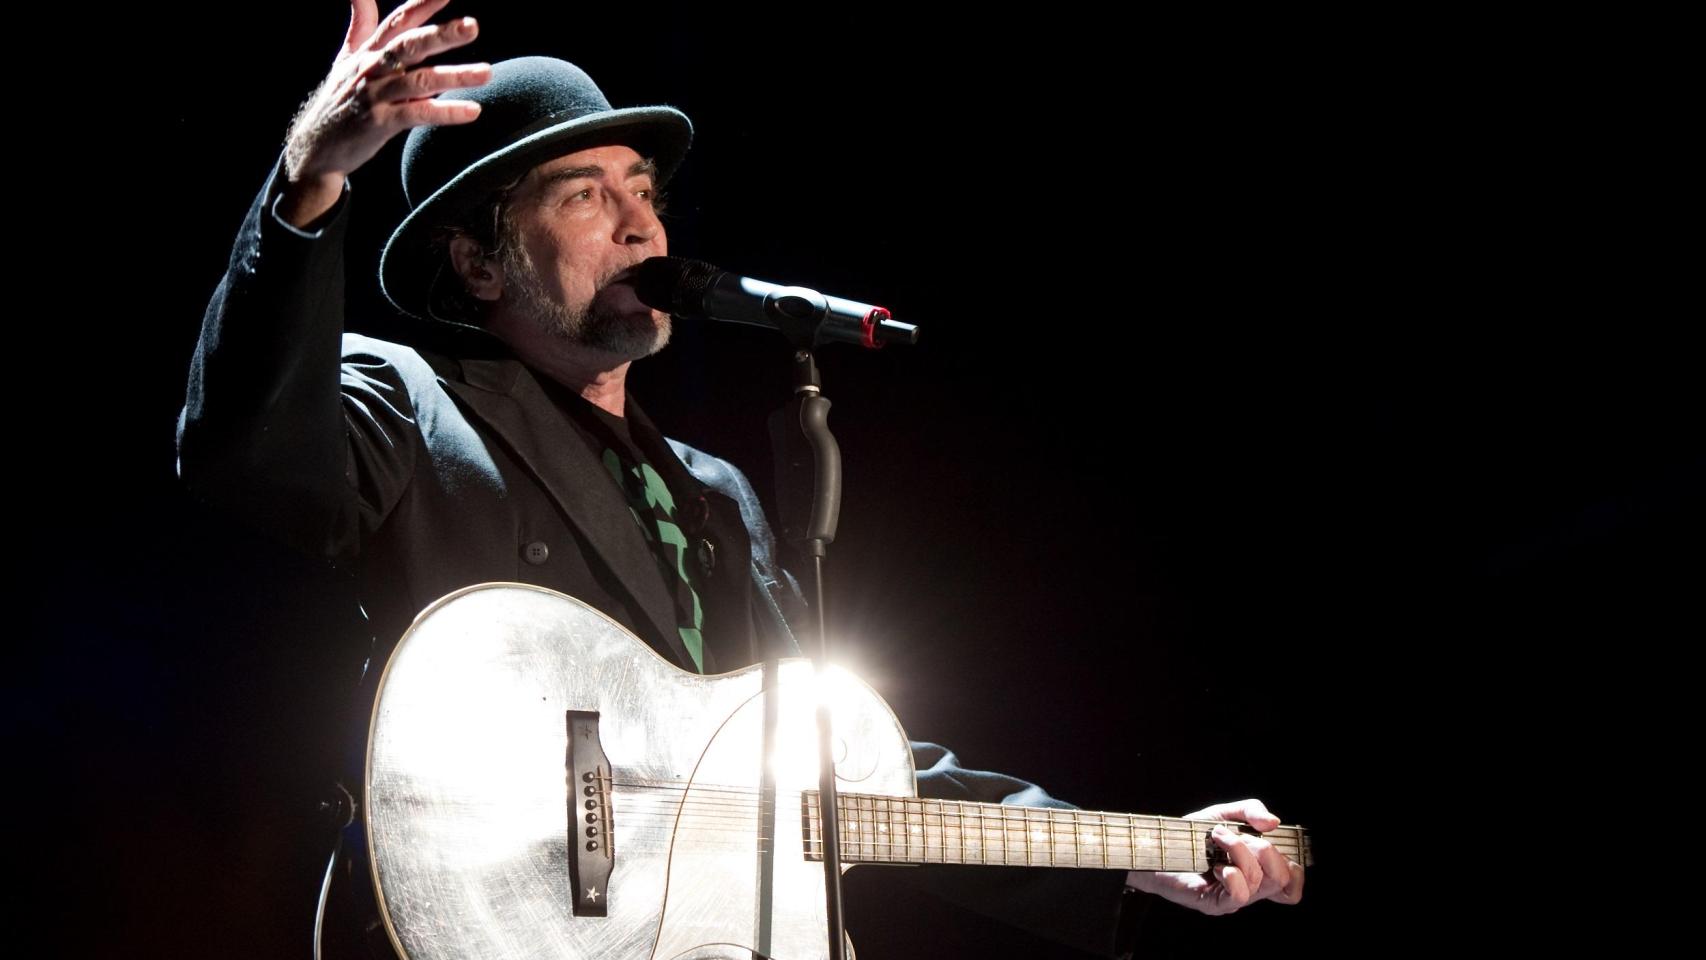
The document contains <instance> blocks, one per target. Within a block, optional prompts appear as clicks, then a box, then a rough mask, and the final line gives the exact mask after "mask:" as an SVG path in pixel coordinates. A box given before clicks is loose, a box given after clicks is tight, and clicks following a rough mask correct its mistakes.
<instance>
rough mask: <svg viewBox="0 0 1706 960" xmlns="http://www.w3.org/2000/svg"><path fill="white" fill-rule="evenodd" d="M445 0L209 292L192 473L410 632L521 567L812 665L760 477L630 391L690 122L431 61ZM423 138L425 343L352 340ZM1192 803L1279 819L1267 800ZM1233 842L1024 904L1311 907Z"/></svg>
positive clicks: (363, 15) (415, 244)
mask: <svg viewBox="0 0 1706 960" xmlns="http://www.w3.org/2000/svg"><path fill="white" fill-rule="evenodd" d="M447 2H448V0H411V2H408V3H405V4H403V5H402V6H400V7H399V8H398V9H397V10H395V11H394V12H392V13H391V14H390V15H388V16H387V17H385V18H384V19H383V20H380V18H379V16H378V12H377V10H376V8H375V5H374V3H373V0H355V2H354V4H353V13H352V17H351V22H350V27H349V31H348V34H347V35H346V37H345V39H344V43H343V46H342V49H341V50H340V51H339V53H338V56H337V58H336V60H335V61H334V63H333V65H332V69H331V72H330V74H329V75H328V76H327V78H326V80H325V81H324V83H322V84H321V86H320V87H319V89H318V90H317V91H316V93H315V94H314V95H313V96H312V98H311V99H310V101H309V102H308V104H307V105H306V106H305V107H304V108H303V110H302V112H301V113H300V115H299V116H298V118H297V120H296V122H295V124H294V125H293V126H292V129H291V131H290V135H289V138H288V140H287V143H286V146H285V149H284V153H283V156H282V157H281V159H280V161H279V163H278V164H277V166H276V167H275V169H274V171H273V173H272V175H271V177H270V178H269V179H268V182H267V184H266V186H265V188H264V189H263V191H262V193H261V194H260V196H259V197H257V199H256V202H255V204H254V206H253V207H252V208H251V210H250V212H249V215H248V217H247V219H246V220H245V222H244V224H243V227H242V230H241V232H240V234H239V236H238V238H237V242H236V246H235V249H234V251H233V253H232V257H231V261H230V265H229V268H228V270H227V273H226V275H225V277H224V279H223V280H222V282H221V283H220V285H219V288H218V290H217V291H216V292H215V294H214V297H213V300H212V302H211V304H210V305H209V308H208V311H207V314H206V318H205V321H204V325H203V329H202V333H201V339H200V342H199V343H198V346H197V350H196V354H195V359H194V363H193V366H192V370H191V378H190V385H189V393H188V400H187V403H186V406H185V410H184V414H183V420H182V423H181V427H180V469H181V472H182V475H183V477H184V479H185V481H186V482H187V483H189V484H190V485H191V487H192V488H193V489H194V490H195V491H196V492H197V493H198V494H199V495H200V496H201V497H203V498H204V499H206V500H208V501H211V502H213V503H215V504H218V505H220V506H222V507H224V508H226V509H229V510H232V511H240V512H242V513H243V514H244V515H246V516H247V517H249V518H252V519H253V520H254V521H255V522H256V523H258V524H260V525H261V526H263V527H264V528H265V529H267V530H268V531H270V532H271V533H273V534H274V535H276V536H278V537H280V538H283V539H285V540H287V541H288V542H290V543H292V544H293V545H295V546H297V547H299V548H301V549H303V550H306V551H309V552H311V553H313V554H314V555H317V556H320V557H323V558H325V559H327V560H329V561H331V562H333V563H335V564H337V565H339V566H341V567H344V568H346V569H349V570H352V571H353V572H355V573H356V574H357V575H358V577H359V578H360V583H361V595H362V597H363V607H364V609H365V611H366V613H367V615H368V618H369V620H370V621H371V624H372V627H373V630H374V632H375V636H376V637H378V638H380V640H381V641H382V642H383V643H386V644H393V643H395V642H396V640H397V638H398V637H399V636H401V634H402V633H403V631H404V630H405V629H406V628H407V626H408V624H409V623H410V621H411V620H412V619H413V618H414V616H415V615H416V614H417V613H419V612H420V611H421V610H422V609H423V608H425V607H426V606H427V605H428V604H430V603H432V602H433V601H434V600H436V599H438V598H439V597H441V596H443V595H445V594H447V593H450V592H452V591H453V590H456V589H458V588H460V587H464V586H468V585H470V584H476V583H483V582H489V581H520V582H525V583H531V584H537V585H540V586H544V587H549V588H551V589H553V590H557V591H560V592H562V593H565V594H568V595H570V596H573V597H576V598H579V599H581V600H583V601H585V602H587V603H588V604H590V605H592V606H594V607H596V608H597V609H599V610H601V611H603V612H604V613H606V614H607V615H609V616H610V617H612V618H613V619H615V620H616V621H618V622H620V623H621V624H622V625H623V626H625V627H627V628H628V629H629V630H630V631H632V632H633V633H634V634H635V635H637V636H638V637H640V638H641V639H642V640H644V641H645V642H646V643H647V644H649V645H650V646H651V647H652V648H653V649H654V650H656V651H657V652H658V653H659V654H660V655H662V656H663V657H665V658H666V659H668V660H670V661H671V662H673V663H675V664H676V665H677V666H679V667H681V668H682V669H684V670H689V671H693V672H701V673H712V672H723V671H728V670H732V669H735V668H738V667H742V666H745V665H747V664H751V663H753V662H756V661H758V660H762V659H765V658H768V657H775V656H784V655H797V651H796V649H795V647H794V642H793V635H792V632H791V631H790V628H789V623H790V620H795V621H796V622H797V617H798V615H799V614H800V613H801V612H802V606H803V605H802V604H801V601H800V599H799V595H798V592H797V589H796V587H795V585H794V583H793V581H792V580H791V578H790V577H789V576H788V575H787V574H786V573H785V572H784V571H783V570H782V569H781V567H780V565H779V563H778V561H777V559H776V556H775V548H774V543H773V539H772V536H771V534H770V531H769V528H768V525H767V524H766V521H765V518H764V511H763V509H762V507H761V505H760V504H759V503H758V501H757V499H756V497H755V496H754V494H753V492H752V489H751V487H750V485H749V484H748V483H747V481H746V479H745V478H744V477H743V476H742V475H741V474H740V473H739V472H738V471H737V470H735V469H734V467H732V466H731V465H729V464H728V463H726V462H724V461H722V460H719V459H717V458H715V457H712V456H709V455H707V454H705V453H702V452H700V451H697V450H694V449H692V448H689V447H687V446H685V445H682V444H679V443H676V442H674V441H670V440H667V439H665V438H664V437H663V436H662V435H661V434H660V433H659V432H658V430H657V429H656V428H655V427H654V426H653V425H652V423H651V422H650V420H648V419H647V418H646V416H645V414H644V413H643V412H642V411H641V409H640V408H639V406H638V405H637V404H636V403H635V401H634V398H633V397H632V396H630V395H629V394H628V393H627V391H626V378H627V372H628V368H629V365H630V364H632V363H633V362H634V361H636V360H640V359H643V358H645V357H647V356H649V355H651V354H653V353H656V352H657V351H659V350H661V349H662V348H663V347H664V346H665V345H666V344H667V343H668V341H669V336H670V318H669V316H668V315H667V314H665V313H663V312H660V311H657V310H653V309H651V308H649V307H648V306H646V305H645V304H644V303H642V302H641V301H640V299H639V298H638V297H637V296H636V293H635V289H634V286H633V283H632V282H631V278H632V274H633V269H634V267H635V266H636V265H637V264H639V263H640V262H641V261H643V260H645V259H646V258H648V257H653V256H659V255H662V254H665V253H666V252H667V250H668V238H667V236H666V234H665V231H664V227H663V224H662V223H661V222H660V220H659V208H658V196H659V190H660V189H661V188H662V187H663V186H664V184H665V183H667V182H668V180H669V178H670V176H671V175H672V174H673V173H674V172H675V171H676V169H677V167H678V166H679V164H680V163H681V162H682V159H683V157H684V155H685V154H686V151H687V148H688V144H689V141H690V139H691V136H692V127H691V125H690V123H689V121H688V119H687V117H686V116H685V115H683V114H682V113H680V112H679V111H677V110H675V109H673V108H670V107H661V106H660V107H637V108H626V109H612V108H611V107H610V105H609V103H608V101H607V100H606V99H605V97H604V95H603V94H602V92H601V91H600V90H599V89H598V87H597V86H596V85H595V84H594V83H593V81H592V79H591V78H590V77H588V76H587V75H586V74H585V73H584V72H582V71H581V70H579V69H578V68H576V67H574V66H573V65H571V64H568V63H564V62H563V61H560V60H554V59H550V58H544V57H528V58H521V59H517V60H510V61H506V62H502V63H499V64H496V65H495V66H494V65H485V64H474V65H458V66H439V65H430V64H429V63H428V61H429V60H430V59H431V58H433V57H434V56H436V55H439V54H442V53H444V52H446V51H449V50H453V49H455V48H457V47H460V46H463V45H465V44H467V43H469V42H471V41H472V40H473V39H474V38H475V36H476V33H477V29H478V28H477V26H476V24H475V23H474V22H473V20H472V19H469V18H463V19H458V20H451V21H448V22H444V23H440V24H431V23H429V20H430V18H431V17H433V16H434V15H435V14H436V13H437V12H438V11H439V10H440V9H442V8H443V7H444V6H445V4H446V3H447ZM441 94H442V96H440V95H441ZM404 131H411V132H410V134H409V138H408V141H407V144H406V146H405V148H404V152H403V161H402V177H403V187H404V191H405V193H406V195H407V197H408V201H409V204H410V207H411V211H410V213H409V214H408V216H407V217H406V218H405V219H404V220H403V222H402V223H401V224H400V225H399V226H398V227H397V229H396V231H395V232H394V233H393V234H392V236H391V238H390V240H389V241H388V243H387V244H386V246H385V250H384V254H383V258H382V261H381V268H380V281H381V284H382V287H383V289H384V292H385V294H386V296H387V297H388V298H389V299H390V300H391V302H392V303H393V304H394V305H395V306H396V307H397V308H398V309H399V310H401V311H402V312H403V313H404V314H407V315H408V316H409V317H411V318H413V321H414V323H415V324H416V327H417V329H418V331H419V334H418V337H417V338H416V340H417V342H416V343H415V345H414V346H403V345H400V344H397V343H390V342H385V341H380V340H375V339H370V338H366V337H361V336H355V335H345V334H344V333H343V324H344V306H343V286H344V277H343V265H344V253H345V252H344V242H343V235H344V231H345V226H346V223H347V219H348V214H347V210H348V206H349V204H350V203H351V202H353V201H352V198H351V195H350V191H349V188H348V181H347V178H348V176H349V175H350V174H351V173H353V172H354V171H355V170H357V169H358V168H360V167H361V166H362V165H363V164H364V163H366V162H367V161H368V160H370V159H372V157H373V156H374V155H375V154H376V153H377V152H378V151H379V150H380V148H381V147H382V146H383V145H384V144H385V143H386V142H388V141H389V140H390V139H391V138H392V137H393V136H396V135H397V134H399V133H402V132H404ZM387 649H388V648H381V649H380V650H379V651H378V653H379V658H378V659H376V660H375V664H382V663H383V656H384V654H385V653H386V652H387ZM377 672H378V671H377V670H369V671H368V672H367V676H366V680H365V683H364V688H363V691H362V696H361V698H360V699H358V701H357V702H358V703H363V704H365V702H370V700H371V697H372V694H373V687H372V684H373V683H374V681H375V678H376V674H377ZM352 693H353V691H352ZM363 712H364V711H362V710H357V712H356V715H358V716H359V715H362V714H363ZM914 756H915V760H916V765H917V768H918V770H919V771H920V775H919V778H918V779H919V788H920V793H922V794H924V795H927V796H942V797H954V798H959V799H968V800H984V801H1006V802H1014V803H1024V804H1028V805H1039V804H1042V805H1047V804H1050V803H1054V801H1051V800H1050V799H1049V798H1048V797H1047V795H1046V794H1044V793H1043V792H1042V791H1041V790H1040V789H1038V788H1037V787H1035V786H1032V785H1030V784H1027V783H1024V782H1023V781H1018V780H1014V779H1012V778H1009V777H1005V776H1001V775H997V774H990V773H982V772H978V771H968V770H964V769H962V768H960V767H958V766H957V763H956V761H955V759H954V757H953V755H952V754H951V753H949V752H948V751H946V750H943V749H942V748H940V747H937V746H934V745H931V744H915V745H914ZM346 782H347V781H346ZM1194 816H1199V817H1201V818H1207V819H1224V820H1229V821H1242V822H1245V823H1248V824H1250V825H1251V826H1252V827H1254V828H1256V829H1257V830H1271V829H1273V828H1274V827H1275V826H1277V825H1278V823H1279V821H1278V820H1277V819H1275V818H1273V817H1272V816H1271V815H1270V814H1269V813H1268V812H1267V810H1266V809H1265V808H1264V807H1263V806H1262V805H1261V804H1260V803H1259V802H1256V801H1245V802H1243V803H1238V804H1226V805H1222V806H1217V807H1214V808H1210V809H1208V810H1205V811H1201V812H1199V814H1197V815H1194ZM349 833H350V835H351V836H352V837H354V836H355V831H349ZM1215 838H1216V842H1217V843H1219V844H1220V845H1221V846H1222V847H1223V848H1224V849H1225V850H1226V851H1227V854H1228V857H1229V859H1230V864H1229V865H1227V866H1223V867H1218V868H1216V870H1215V871H1214V872H1213V874H1212V875H1211V876H1202V875H1196V874H1166V873H1146V872H1134V873H1131V874H1129V875H1114V874H1102V873H1097V872H1091V871H1073V872H1070V873H1055V872H1039V873H1037V874H1036V875H1035V879H1027V880H1026V881H1024V882H1023V884H1022V885H1018V886H1016V887H1015V889H1012V890H1008V891H1005V892H1004V893H1003V895H1004V896H1012V897H1026V898H1036V897H1048V898H1053V899H1055V900H1056V901H1057V902H1058V903H1059V904H1060V909H1059V911H1058V912H1057V913H1056V914H1055V916H1054V919H1053V920H1052V921H1051V923H1052V925H1053V926H1052V929H1044V930H1040V931H1039V932H1040V933H1042V934H1043V935H1045V936H1050V937H1053V938H1055V939H1058V940H1061V941H1062V942H1067V943H1071V944H1074V945H1077V946H1080V947H1082V948H1084V949H1087V950H1093V951H1098V952H1102V953H1110V952H1112V951H1113V949H1114V945H1113V939H1114V931H1115V927H1116V923H1117V919H1118V916H1119V913H1120V910H1121V901H1122V897H1123V896H1124V894H1125V891H1126V890H1127V889H1128V888H1129V889H1136V890H1141V891H1147V892H1150V893H1156V894H1159V895H1161V896H1163V897H1165V898H1167V899H1170V900H1173V901H1175V902H1179V903H1184V904H1187V905H1189V906H1192V907H1193V908H1195V909H1199V910H1203V911H1205V912H1212V913H1220V912H1229V911H1230V910H1235V909H1237V908H1239V907H1241V906H1243V905H1245V904H1248V903H1251V902H1253V901H1256V900H1261V899H1274V900H1278V901H1281V902H1287V903H1290V902H1295V901H1296V900H1297V899H1298V898H1299V897H1300V896H1301V893H1302V885H1303V873H1302V870H1301V868H1299V867H1298V866H1297V865H1296V864H1295V863H1291V862H1288V861H1287V859H1286V858H1285V857H1284V856H1282V855H1281V854H1280V853H1279V851H1278V850H1276V849H1275V848H1274V847H1273V846H1272V845H1270V844H1269V843H1267V842H1266V841H1264V840H1262V839H1260V838H1259V837H1256V836H1252V835H1240V834H1238V833H1235V832H1233V831H1232V830H1229V829H1217V831H1216V835H1215ZM348 856H355V857H359V854H350V853H349V852H348V851H347V850H346V858H347V857H348ZM361 869H364V868H362V867H360V866H346V872H351V873H353V872H359V871H360V870H361ZM357 880H358V882H356V883H354V884H350V885H349V886H351V887H353V888H355V889H354V890H352V891H351V892H349V893H348V894H347V896H348V897H349V898H359V897H360V896H361V895H362V894H363V892H364V891H365V889H366V886H367V885H366V883H365V881H364V880H363V879H362V878H360V877H357ZM326 909H327V911H328V914H329V915H330V916H329V919H328V921H327V926H326V932H325V940H326V953H327V954H328V955H335V954H338V953H339V951H342V952H344V953H348V952H350V951H352V950H355V949H358V948H357V947H355V946H354V944H353V941H356V940H360V939H368V940H370V941H372V940H374V939H375V938H374V937H372V936H371V934H372V933H373V930H374V927H373V926H372V924H371V923H370V922H369V921H368V920H366V919H365V918H364V917H363V916H362V914H363V913H364V911H365V910H367V909H368V907H367V906H365V905H363V904H361V903H359V902H358V900H357V899H345V900H340V899H339V898H338V897H337V896H334V897H332V898H331V901H330V902H329V903H328V905H327V908H326ZM989 909H991V910H992V911H995V912H999V909H1000V908H999V905H992V906H991V907H990V908H989ZM364 923H366V924H367V934H365V935H364V934H363V933H362V932H361V931H360V928H361V926H362V925H363V924H364ZM340 938H341V942H337V943H334V941H339V940H340ZM377 940H378V941H379V942H380V943H382V942H383V934H379V936H378V937H377Z"/></svg>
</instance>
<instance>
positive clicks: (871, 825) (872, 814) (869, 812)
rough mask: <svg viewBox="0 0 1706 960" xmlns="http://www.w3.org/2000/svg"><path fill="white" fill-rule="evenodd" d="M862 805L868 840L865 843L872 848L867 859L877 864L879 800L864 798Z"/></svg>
mask: <svg viewBox="0 0 1706 960" xmlns="http://www.w3.org/2000/svg"><path fill="white" fill-rule="evenodd" d="M861 805H862V806H863V808H864V810H863V812H862V813H861V816H862V817H863V818H864V821H865V836H866V837H867V838H868V839H866V841H865V842H866V843H868V844H870V846H871V850H870V856H869V857H867V858H866V859H868V860H870V861H871V862H873V863H875V862H876V860H877V798H876V797H863V798H861Z"/></svg>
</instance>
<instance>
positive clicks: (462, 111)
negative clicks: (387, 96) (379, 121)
mask: <svg viewBox="0 0 1706 960" xmlns="http://www.w3.org/2000/svg"><path fill="white" fill-rule="evenodd" d="M479 116H480V105H479V104H477V103H472V102H469V101H467V100H411V101H409V102H407V103H403V104H398V105H396V106H395V107H393V108H392V109H391V110H389V111H388V112H387V115H386V117H385V121H386V123H387V124H389V125H391V126H393V127H395V128H396V129H398V130H407V129H409V128H411V127H423V126H427V125H429V124H430V125H432V126H435V127H440V126H449V125H451V124H457V123H471V122H473V121H474V120H476V119H478V118H479Z"/></svg>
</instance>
